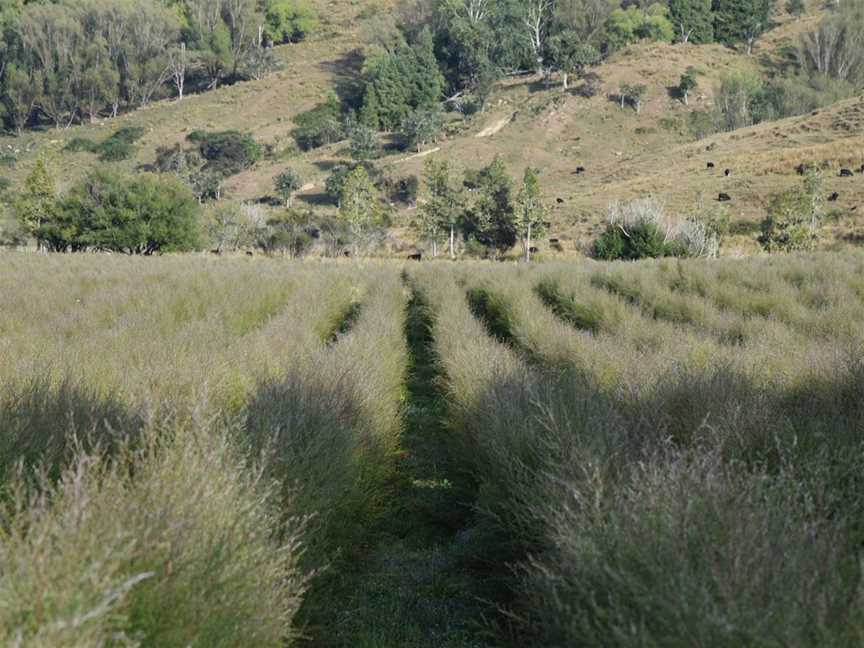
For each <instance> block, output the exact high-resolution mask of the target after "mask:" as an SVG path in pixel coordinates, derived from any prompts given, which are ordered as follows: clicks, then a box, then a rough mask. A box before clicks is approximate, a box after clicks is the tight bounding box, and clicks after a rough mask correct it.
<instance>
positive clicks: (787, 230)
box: [759, 170, 824, 252]
mask: <svg viewBox="0 0 864 648" xmlns="http://www.w3.org/2000/svg"><path fill="white" fill-rule="evenodd" d="M823 190H824V179H823V177H822V175H821V173H820V172H819V171H816V170H811V171H809V172H808V173H807V175H806V176H805V177H804V180H803V181H802V182H801V184H800V185H799V186H797V187H793V188H792V189H789V190H788V191H785V192H783V193H781V194H778V195H776V196H774V198H773V199H772V200H771V204H770V205H769V207H768V215H767V216H766V217H765V220H763V221H762V234H761V236H760V237H759V243H760V244H761V245H762V247H763V248H764V249H765V250H766V251H767V252H794V251H799V250H812V249H813V247H814V246H815V244H816V241H817V240H818V235H819V227H820V224H821V220H822V217H823V214H822V204H823Z"/></svg>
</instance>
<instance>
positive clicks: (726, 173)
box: [723, 169, 732, 178]
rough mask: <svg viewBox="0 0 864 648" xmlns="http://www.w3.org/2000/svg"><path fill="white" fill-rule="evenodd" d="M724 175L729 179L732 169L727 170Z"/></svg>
mask: <svg viewBox="0 0 864 648" xmlns="http://www.w3.org/2000/svg"><path fill="white" fill-rule="evenodd" d="M723 174H724V175H725V176H726V177H727V178H728V177H729V176H731V175H732V169H726V170H725V171H724V172H723Z"/></svg>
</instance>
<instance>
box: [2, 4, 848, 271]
mask: <svg viewBox="0 0 864 648" xmlns="http://www.w3.org/2000/svg"><path fill="white" fill-rule="evenodd" d="M391 5H392V2H390V0H382V1H380V2H372V1H363V2H359V1H357V2H329V3H328V2H323V1H322V2H319V3H318V10H319V12H320V15H321V16H322V19H323V20H322V29H321V31H320V32H319V33H318V34H317V35H316V36H314V37H313V38H312V39H310V40H309V41H307V42H303V43H299V44H294V45H288V46H283V47H281V48H279V50H278V51H279V56H280V58H281V59H282V61H283V62H284V69H283V70H281V71H280V72H278V73H275V74H273V75H271V76H269V77H267V78H266V79H263V80H261V81H249V82H244V83H239V84H237V85H234V86H231V87H225V88H221V89H218V90H216V91H213V92H209V93H206V94H201V95H198V96H191V97H188V98H187V99H186V100H184V101H183V102H180V103H178V102H175V101H170V100H169V101H162V102H159V103H157V104H154V105H152V106H150V107H148V108H146V109H143V110H139V111H137V112H134V113H131V114H128V115H125V116H123V117H120V118H119V119H116V120H110V121H103V122H100V123H98V124H94V125H86V126H80V127H75V128H71V129H69V130H64V131H55V130H50V131H45V132H41V133H29V134H26V135H24V136H23V137H21V138H5V139H3V140H0V148H2V149H3V152H15V155H16V157H17V158H18V162H17V163H16V164H15V165H14V166H13V167H11V168H0V176H4V177H7V178H9V179H10V180H11V181H12V182H13V187H14V186H15V185H17V184H18V183H20V181H21V180H22V179H23V178H24V177H26V175H27V173H28V172H29V169H30V168H31V166H32V164H33V162H34V160H35V158H36V156H37V154H39V153H40V152H44V151H50V152H51V153H52V155H54V157H55V158H56V160H57V166H58V168H60V169H62V172H63V175H62V179H61V183H60V184H61V186H63V185H68V184H69V183H71V182H73V181H74V180H75V179H76V178H78V177H80V176H81V175H82V174H84V173H85V172H86V171H87V170H88V169H90V168H92V167H93V166H96V165H98V164H99V163H98V162H97V161H96V160H95V157H94V156H93V155H92V154H89V153H74V154H73V153H68V152H63V151H62V148H63V146H64V145H65V143H67V142H68V141H69V140H70V139H71V138H73V137H88V138H94V139H99V138H101V137H105V136H107V135H108V134H110V133H111V132H113V130H114V129H116V128H118V127H121V126H131V125H135V126H143V127H145V128H146V129H147V134H146V135H145V137H144V138H143V140H142V141H141V142H140V143H139V148H138V151H137V153H136V155H135V156H134V157H133V158H132V159H130V160H128V161H126V162H122V163H119V164H117V163H112V165H111V166H112V167H119V168H122V169H127V170H132V169H134V168H135V167H137V166H138V165H141V164H147V163H150V162H152V161H153V159H154V154H155V149H156V148H157V146H163V145H166V144H173V143H175V142H180V141H182V140H183V139H184V138H185V136H186V134H188V133H189V132H191V131H192V130H195V129H210V130H217V129H218V130H223V129H239V130H245V131H249V132H251V133H252V134H253V135H254V137H255V138H256V139H257V140H258V141H259V142H260V143H262V144H266V145H268V146H270V147H272V153H271V154H270V155H268V156H267V157H266V158H265V159H264V160H262V161H260V162H259V163H257V164H256V165H255V166H254V167H253V168H252V169H250V170H248V171H246V172H244V173H242V174H240V175H238V176H235V177H233V178H230V179H229V180H228V181H227V182H226V185H225V194H224V196H225V197H226V198H228V199H231V200H236V201H249V200H256V199H259V198H263V197H266V196H268V195H269V194H271V193H272V192H273V186H272V185H273V178H274V177H275V176H276V175H277V174H278V173H279V172H280V171H281V170H282V169H284V168H285V167H286V166H288V165H290V166H292V167H294V168H296V169H297V170H298V171H300V173H301V175H302V176H303V178H304V179H305V180H306V182H307V183H308V184H309V185H311V186H310V187H309V188H308V189H307V190H306V191H305V192H303V193H302V194H301V196H300V198H301V204H304V203H305V204H308V205H311V206H313V207H315V208H316V209H323V210H327V209H333V206H332V205H330V204H329V203H328V202H327V200H326V199H325V197H324V196H323V195H322V191H323V184H324V181H325V179H326V177H327V174H328V171H329V169H330V168H331V167H332V166H333V165H334V164H335V163H336V162H338V161H339V160H340V159H344V158H345V157H347V156H346V154H345V152H344V148H345V147H344V144H337V145H333V146H330V147H325V148H323V149H318V150H314V151H310V152H305V153H304V152H301V151H299V150H298V149H297V147H296V144H295V143H294V141H293V139H292V137H291V135H290V133H291V130H292V128H293V122H292V119H293V118H294V117H295V116H296V115H298V114H299V113H301V112H303V111H304V110H307V109H309V108H311V107H312V106H314V105H315V104H316V103H318V102H320V101H321V100H322V99H324V98H325V97H326V96H327V94H328V93H329V92H331V91H332V90H334V89H338V88H344V87H346V85H350V84H351V83H352V81H353V79H355V78H356V73H357V69H358V66H359V64H360V62H361V57H360V51H361V48H362V44H363V43H364V42H369V41H370V39H371V38H372V35H373V33H374V31H375V25H376V21H377V20H378V19H379V16H380V15H381V14H383V13H384V12H386V11H388V10H389V9H390V8H391ZM820 15H821V14H820V13H818V12H816V13H812V14H811V15H809V16H806V17H805V18H804V19H802V20H800V21H796V20H794V19H792V18H790V17H785V16H780V17H779V18H778V26H777V27H776V28H775V29H774V30H772V31H771V32H769V33H768V34H766V35H765V37H764V38H763V39H762V40H761V42H760V43H759V45H758V46H757V48H756V50H755V51H754V54H753V56H750V57H748V56H745V55H743V54H741V53H739V52H736V51H734V50H731V49H729V48H725V47H723V46H720V45H711V46H694V45H674V46H673V45H664V44H658V43H650V44H642V45H637V46H633V47H630V48H628V49H626V50H624V51H621V52H618V53H616V54H615V55H614V56H613V57H612V58H611V59H610V60H608V61H607V62H606V63H604V65H602V66H600V67H599V68H597V69H596V70H595V72H596V74H597V77H598V79H599V86H598V92H597V94H596V95H595V96H593V97H591V98H585V97H583V96H580V93H579V88H578V86H577V88H576V89H575V90H574V91H572V92H570V93H563V92H562V91H561V89H560V88H557V87H552V88H546V87H545V86H544V85H543V84H542V83H540V82H539V81H538V79H536V78H534V77H518V78H512V79H508V80H505V81H504V82H502V83H500V84H499V86H498V88H497V89H496V90H495V92H494V94H493V97H492V100H491V101H490V104H489V106H490V107H489V109H488V110H487V111H486V112H484V113H483V114H480V115H477V116H475V117H472V118H470V119H467V120H464V121H463V120H461V119H460V118H455V117H454V121H453V122H452V123H451V124H450V127H449V134H448V137H447V138H446V139H445V140H444V141H443V142H441V143H440V144H439V145H438V146H440V148H441V152H440V153H438V154H439V155H446V156H447V157H448V158H450V159H452V160H455V161H456V162H457V163H458V164H459V165H461V166H463V167H466V168H468V167H479V166H480V165H484V164H486V163H488V162H489V161H490V160H491V159H492V158H493V157H494V156H495V155H501V156H503V157H504V159H505V160H506V162H507V164H508V166H509V167H510V168H511V170H512V172H513V173H514V175H515V174H517V173H521V169H522V168H523V167H524V166H525V165H527V164H530V165H533V166H536V167H538V168H540V169H541V172H542V176H541V178H542V183H543V188H544V191H545V192H546V195H547V198H548V200H549V201H550V202H551V203H552V204H553V205H554V207H555V208H554V214H553V222H554V228H553V231H552V232H551V236H553V237H556V238H559V239H561V240H562V243H563V245H564V249H565V252H569V253H573V252H576V251H578V250H579V249H581V248H583V247H584V245H585V242H586V241H588V240H590V238H591V237H592V236H593V235H594V233H595V232H596V230H597V229H598V228H599V226H600V224H601V223H602V222H603V218H604V213H605V210H606V207H607V206H608V204H609V203H610V202H611V201H613V200H619V199H620V200H626V199H629V198H633V197H637V196H644V195H646V194H654V195H657V196H659V197H660V198H661V199H663V200H664V201H665V202H666V203H667V204H668V205H669V207H670V208H671V209H672V210H675V211H679V212H685V213H686V211H687V210H689V209H691V208H692V207H693V206H694V204H696V203H697V202H698V201H699V200H700V199H702V200H706V201H710V200H715V199H716V198H717V195H718V194H719V192H721V191H722V192H726V193H729V194H730V195H731V196H732V198H733V200H732V202H731V205H730V208H731V211H730V213H731V215H732V216H733V218H734V219H736V220H739V221H743V222H744V223H745V224H744V225H742V226H741V227H740V229H739V231H741V232H745V234H743V235H739V236H737V237H734V238H733V240H732V241H731V242H730V244H729V245H727V246H726V248H725V250H726V252H727V253H732V254H736V253H749V252H754V251H756V249H757V248H756V245H755V243H754V240H753V236H752V233H749V232H750V231H752V229H753V226H754V224H755V223H757V222H758V220H759V219H760V218H761V216H762V214H763V207H764V204H765V202H766V200H767V199H768V198H769V196H770V194H772V193H774V192H777V191H779V190H782V189H784V188H786V187H788V186H790V185H791V184H792V183H793V182H795V179H796V174H795V170H794V167H795V166H796V165H798V164H799V163H801V162H817V163H818V164H820V165H821V166H823V167H824V168H825V169H826V170H827V175H828V176H829V181H828V183H827V187H826V189H827V190H828V191H829V192H834V191H836V192H838V193H839V194H840V199H839V201H837V203H836V204H834V205H833V206H832V209H834V211H833V212H832V214H831V219H830V222H829V230H830V231H829V235H828V237H827V241H826V245H827V246H837V245H840V246H842V245H845V244H846V243H848V242H854V241H856V240H858V239H860V238H861V237H862V236H864V223H862V221H861V217H860V216H859V215H858V214H857V213H856V212H855V211H854V208H855V207H856V206H857V205H858V204H859V202H860V200H861V198H862V193H864V185H862V182H861V180H859V179H858V178H852V179H843V180H841V179H840V178H832V177H831V176H837V175H838V174H837V172H838V171H839V168H841V167H855V168H858V167H859V166H861V164H862V163H864V153H862V151H864V147H862V144H864V142H862V135H864V130H862V115H864V104H862V102H861V101H860V100H850V101H846V102H842V103H839V104H837V105H834V106H832V107H830V108H827V109H825V110H822V111H819V112H818V113H814V114H811V115H806V116H802V117H796V118H793V119H787V120H782V121H776V122H771V123H764V124H761V125H759V126H756V127H753V128H747V129H741V130H738V131H734V132H731V133H726V134H721V135H716V136H714V137H711V138H709V139H707V140H705V141H700V142H694V141H693V137H692V136H691V135H690V134H689V132H688V130H687V127H686V118H687V114H688V112H690V111H694V110H705V109H707V108H709V107H710V106H711V104H712V99H713V91H714V88H715V86H716V84H717V83H718V80H719V79H720V78H721V77H722V76H723V75H725V74H727V73H728V72H729V71H730V70H733V69H737V68H741V67H755V68H759V69H761V70H762V71H764V72H770V71H771V70H772V69H774V68H776V67H777V66H779V64H780V63H779V61H780V58H781V55H782V52H783V49H784V48H785V47H788V46H789V45H791V44H793V43H794V42H795V39H796V38H797V37H798V35H799V34H800V33H801V32H803V31H805V30H807V29H811V28H812V27H813V26H814V25H815V24H816V23H817V22H818V20H819V18H820ZM689 66H694V67H696V68H697V69H698V70H699V72H700V77H699V89H698V90H697V91H696V92H695V93H694V97H693V100H691V102H690V106H684V105H683V103H682V102H681V101H680V100H679V99H678V98H676V97H675V96H674V93H673V92H672V91H671V90H670V88H671V87H672V86H675V85H676V84H677V82H678V79H679V78H680V76H681V74H682V73H683V72H684V70H686V69H687V68H688V67H689ZM621 82H628V83H637V82H639V83H645V84H648V85H649V92H648V95H647V98H646V100H645V105H644V108H643V110H642V113H641V115H636V113H635V111H634V110H633V109H632V108H626V109H624V110H622V109H621V108H620V107H619V106H618V103H617V92H618V88H619V84H620V83H621ZM706 147H711V150H710V151H709V150H706ZM709 161H710V162H714V163H715V165H716V168H715V169H714V170H713V171H709V170H707V168H706V165H707V163H708V162H709ZM422 162H423V160H422V158H419V157H416V158H415V157H412V156H410V155H408V154H405V153H393V154H389V155H387V156H385V157H384V158H382V159H381V160H379V161H377V162H376V165H377V166H378V167H379V168H381V169H384V168H390V169H392V170H393V172H394V173H398V174H399V175H406V174H417V173H419V171H420V169H421V167H422ZM577 166H584V167H586V169H587V173H585V174H584V175H581V176H578V177H577V176H576V175H574V170H575V168H576V167H577ZM726 168H729V169H732V170H733V175H732V177H730V178H726V177H724V175H723V171H724V169H726ZM410 218H411V213H410V209H403V210H402V212H401V213H400V214H399V216H398V217H397V219H396V220H395V222H394V230H393V232H392V234H393V237H392V238H393V239H395V240H396V241H397V247H398V241H400V240H401V241H403V242H404V243H405V244H406V245H407V244H410V243H411V241H412V235H411V232H410V230H409V229H408V228H407V225H408V224H409V222H410Z"/></svg>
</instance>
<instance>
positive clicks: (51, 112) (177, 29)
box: [0, 0, 313, 131]
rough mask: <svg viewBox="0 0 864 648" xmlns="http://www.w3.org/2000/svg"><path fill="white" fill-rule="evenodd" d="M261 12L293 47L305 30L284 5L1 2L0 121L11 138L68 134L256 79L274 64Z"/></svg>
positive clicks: (299, 10)
mask: <svg viewBox="0 0 864 648" xmlns="http://www.w3.org/2000/svg"><path fill="white" fill-rule="evenodd" d="M289 4H290V7H288V5H289ZM288 9H290V11H289V10H288ZM262 12H263V13H262ZM268 12H269V13H268ZM265 13H267V15H268V16H269V18H268V19H267V25H268V29H270V30H271V31H274V32H275V31H278V30H282V33H287V32H286V30H288V31H290V32H291V33H292V34H295V36H292V38H294V37H300V36H302V35H304V34H305V33H307V32H308V30H309V29H312V28H313V24H312V23H311V22H309V21H308V20H306V19H305V18H302V16H306V17H310V14H309V11H308V10H307V8H306V5H305V3H304V2H300V3H297V2H291V3H287V4H286V0H268V1H266V2H261V3H259V2H255V1H253V0H166V1H165V2H157V1H156V0H144V1H142V2H132V1H131V0H81V1H78V0H61V1H59V2H56V3H35V2H34V3H26V2H25V3H23V4H22V3H17V2H15V3H5V4H4V5H3V6H0V34H2V38H0V42H2V49H0V56H2V65H0V117H2V119H3V124H4V126H5V127H6V128H8V129H12V130H16V131H20V130H22V129H23V128H25V127H26V126H28V125H35V124H37V123H40V122H46V121H47V122H48V123H51V124H53V125H56V126H67V125H69V124H71V123H74V122H76V121H83V120H95V119H97V118H98V117H100V116H105V115H111V116H115V115H116V114H117V113H118V111H120V110H121V109H132V108H137V107H140V106H144V105H147V104H148V103H150V102H152V101H153V100H155V99H159V98H162V97H165V96H168V95H170V94H172V93H174V94H177V95H178V96H181V97H182V94H183V90H184V88H185V87H186V86H187V84H188V86H190V87H192V88H194V89H196V90H204V89H207V88H213V87H216V86H217V85H219V84H220V83H222V82H225V81H233V80H237V79H240V78H256V79H257V78H261V76H263V75H264V74H266V73H267V72H269V71H271V70H273V69H275V68H276V67H278V63H279V61H278V58H277V57H276V56H275V54H274V52H273V51H272V49H270V48H269V47H268V46H267V45H268V42H267V41H265V40H263V39H262V38H261V37H260V34H259V31H258V30H259V27H261V26H262V23H264V22H265V17H264V14H265ZM285 21H288V23H291V24H293V25H294V27H291V26H290V25H289V24H288V23H286V22H285ZM292 21H293V22H292ZM301 24H302V28H301V27H300V26H298V25H301ZM298 29H299V31H297V30H298ZM268 33H269V32H268ZM172 86H173V89H172Z"/></svg>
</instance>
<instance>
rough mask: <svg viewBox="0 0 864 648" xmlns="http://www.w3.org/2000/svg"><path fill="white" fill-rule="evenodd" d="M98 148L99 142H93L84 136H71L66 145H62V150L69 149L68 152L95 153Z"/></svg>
mask: <svg viewBox="0 0 864 648" xmlns="http://www.w3.org/2000/svg"><path fill="white" fill-rule="evenodd" d="M98 148H99V144H97V143H96V142H94V141H93V140H91V139H88V138H86V137H73V138H72V139H71V140H69V142H68V143H67V144H66V146H64V147H63V150H64V151H69V152H70V153H96V151H97V150H98Z"/></svg>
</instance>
